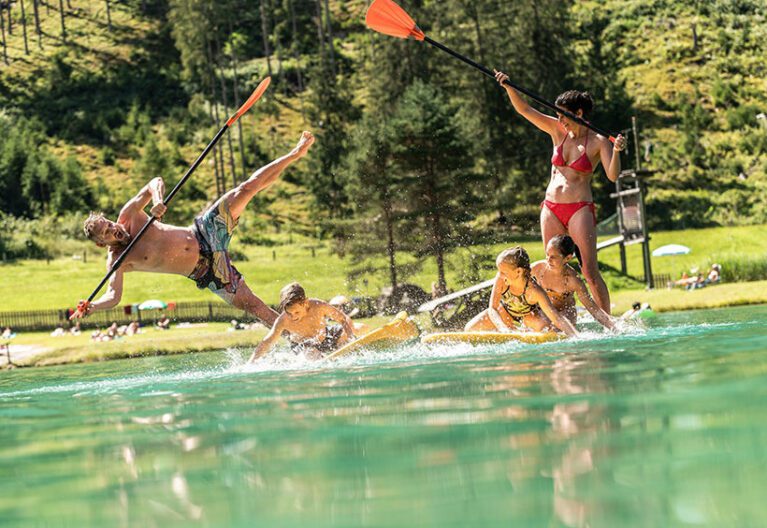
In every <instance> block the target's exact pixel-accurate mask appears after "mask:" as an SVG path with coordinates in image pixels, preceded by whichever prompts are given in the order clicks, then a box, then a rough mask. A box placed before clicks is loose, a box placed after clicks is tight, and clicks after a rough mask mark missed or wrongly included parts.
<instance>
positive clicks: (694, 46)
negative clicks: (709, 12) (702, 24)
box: [692, 22, 698, 51]
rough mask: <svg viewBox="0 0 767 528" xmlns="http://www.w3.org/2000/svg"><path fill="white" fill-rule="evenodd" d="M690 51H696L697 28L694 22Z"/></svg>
mask: <svg viewBox="0 0 767 528" xmlns="http://www.w3.org/2000/svg"><path fill="white" fill-rule="evenodd" d="M692 49H693V50H694V51H698V26H697V24H695V23H694V22H693V24H692Z"/></svg>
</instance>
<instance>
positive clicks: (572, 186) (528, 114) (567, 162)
mask: <svg viewBox="0 0 767 528" xmlns="http://www.w3.org/2000/svg"><path fill="white" fill-rule="evenodd" d="M495 79H496V80H497V81H498V82H499V83H500V84H501V86H503V87H504V88H505V89H506V93H507V94H508V95H509V99H510V100H511V104H512V105H513V106H514V109H515V110H516V111H517V112H518V113H519V114H520V115H521V116H522V117H524V118H525V119H527V120H528V121H530V122H531V123H532V124H533V125H535V126H536V127H538V128H539V129H540V130H542V131H544V132H546V133H547V134H549V136H551V141H552V143H553V147H554V152H553V155H552V157H551V179H550V180H549V186H548V187H547V189H546V198H545V200H544V201H543V203H542V204H541V234H542V236H543V245H544V247H546V246H547V245H548V243H549V240H551V239H552V238H553V237H554V236H556V235H570V236H571V237H572V238H573V240H574V241H575V243H576V244H577V245H578V247H579V248H581V256H582V258H583V275H584V277H585V278H586V282H588V284H589V287H590V289H591V293H592V294H593V295H594V299H595V300H596V302H597V304H598V305H599V307H600V308H601V309H602V310H604V311H605V312H606V313H608V314H609V313H610V293H609V292H608V291H607V285H606V284H605V281H604V280H603V279H602V275H600V273H599V268H598V267H597V233H596V225H597V217H596V209H595V207H594V199H593V197H592V195H591V175H592V174H593V172H594V169H595V168H596V165H597V164H598V163H599V162H601V163H602V166H603V167H604V168H605V172H606V173H607V177H608V178H609V180H610V181H613V182H614V181H615V180H617V179H618V174H619V173H620V171H621V160H620V155H619V152H620V151H622V150H623V149H624V148H625V147H626V140H625V139H624V137H623V136H621V135H619V136H618V137H617V138H616V139H615V144H614V145H611V144H610V140H609V139H608V138H606V137H604V136H601V135H599V134H597V133H596V132H592V131H591V130H589V129H588V128H587V127H585V126H583V125H580V124H578V123H577V122H575V121H573V120H572V119H570V118H568V117H566V116H564V115H563V114H559V113H557V117H552V116H549V115H546V114H543V113H541V112H539V111H538V110H536V109H534V108H533V107H531V106H530V105H529V104H527V102H525V100H524V99H523V98H522V97H521V95H520V94H519V92H517V91H516V90H515V89H514V88H512V87H511V86H509V85H507V84H504V81H507V80H508V79H509V76H508V75H506V74H505V73H503V72H499V71H497V70H495ZM555 105H556V106H557V107H560V108H564V109H565V110H568V111H569V112H571V113H572V114H575V115H576V116H578V117H580V118H582V119H588V117H589V114H590V113H591V110H592V108H593V106H594V101H593V99H592V98H591V95H589V94H588V93H587V92H579V91H577V90H570V91H567V92H565V93H563V94H561V95H560V96H559V97H557V100H556V102H555Z"/></svg>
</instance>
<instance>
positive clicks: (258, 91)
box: [226, 77, 272, 126]
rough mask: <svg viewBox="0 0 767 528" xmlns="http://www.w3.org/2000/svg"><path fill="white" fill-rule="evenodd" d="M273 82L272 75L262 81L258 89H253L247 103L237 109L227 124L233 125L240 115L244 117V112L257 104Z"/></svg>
mask: <svg viewBox="0 0 767 528" xmlns="http://www.w3.org/2000/svg"><path fill="white" fill-rule="evenodd" d="M271 82H272V78H271V77H267V78H266V79H264V80H263V81H261V82H260V83H259V85H258V86H257V87H256V89H255V90H253V93H252V94H250V97H248V100H247V101H245V103H244V104H243V105H242V106H241V107H240V109H239V110H237V113H236V114H234V115H233V116H232V117H230V118H229V121H227V122H226V126H232V125H233V124H234V123H235V122H236V121H237V120H238V119H239V118H240V117H242V114H244V113H245V112H247V111H248V110H250V107H251V106H253V105H254V104H256V101H258V100H259V99H261V96H262V95H264V92H265V91H266V89H267V88H269V84H270V83H271Z"/></svg>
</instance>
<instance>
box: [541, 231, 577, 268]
mask: <svg viewBox="0 0 767 528" xmlns="http://www.w3.org/2000/svg"><path fill="white" fill-rule="evenodd" d="M549 244H551V245H552V246H554V247H555V248H556V250H557V251H559V254H560V255H562V256H563V257H566V256H568V255H575V258H577V259H578V264H580V265H581V266H583V259H582V258H581V250H580V249H578V246H577V245H575V242H573V239H572V238H570V235H557V236H555V237H554V238H552V239H551V240H550V241H549Z"/></svg>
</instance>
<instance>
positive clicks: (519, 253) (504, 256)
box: [495, 246, 530, 271]
mask: <svg viewBox="0 0 767 528" xmlns="http://www.w3.org/2000/svg"><path fill="white" fill-rule="evenodd" d="M501 262H508V263H509V264H511V265H512V266H514V267H515V268H522V269H526V270H527V271H530V256H529V255H528V254H527V251H525V248H523V247H522V246H515V247H513V248H511V249H504V250H503V251H501V254H500V255H498V258H497V259H495V265H496V266H499V265H500V264H501Z"/></svg>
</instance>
